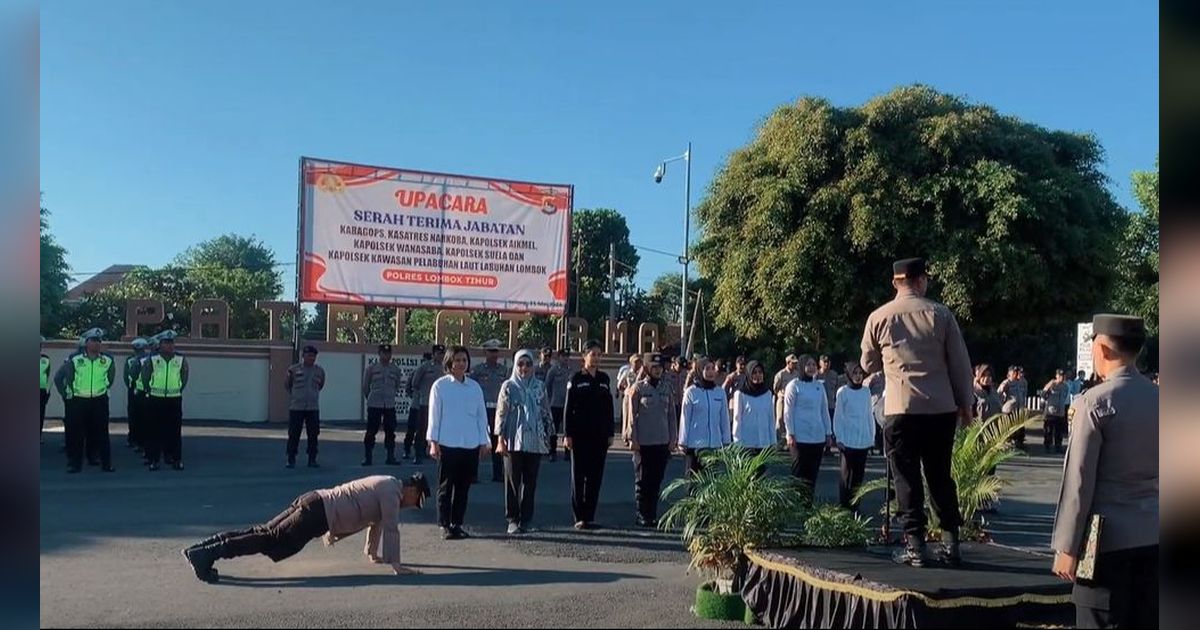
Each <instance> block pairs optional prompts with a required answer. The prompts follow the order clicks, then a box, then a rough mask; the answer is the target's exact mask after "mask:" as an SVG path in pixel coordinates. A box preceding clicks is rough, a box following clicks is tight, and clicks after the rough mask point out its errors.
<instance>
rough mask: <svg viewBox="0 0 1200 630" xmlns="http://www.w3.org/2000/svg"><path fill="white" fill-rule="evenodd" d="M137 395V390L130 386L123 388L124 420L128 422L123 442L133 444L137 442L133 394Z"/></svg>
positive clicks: (135, 403) (135, 402)
mask: <svg viewBox="0 0 1200 630" xmlns="http://www.w3.org/2000/svg"><path fill="white" fill-rule="evenodd" d="M136 395H137V390H135V389H133V388H132V387H131V388H129V389H126V390H125V420H126V421H127V422H128V428H129V430H128V431H127V432H126V434H125V443H126V444H129V445H130V446H133V445H134V444H137V437H138V436H137V430H138V424H137V411H136V410H135V409H134V407H135V406H137V400H136V399H135V398H134V396H136Z"/></svg>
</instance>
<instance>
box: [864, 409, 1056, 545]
mask: <svg viewBox="0 0 1200 630" xmlns="http://www.w3.org/2000/svg"><path fill="white" fill-rule="evenodd" d="M1031 419H1034V418H1033V417H1031V416H1030V415H1029V414H1028V413H1027V412H1021V413H1019V414H1016V415H1015V416H1004V415H996V416H992V417H991V418H988V419H986V420H983V421H980V422H973V423H971V424H970V425H968V426H966V427H965V428H960V429H959V430H958V431H957V432H956V433H955V435H954V451H953V454H952V456H951V460H950V474H951V476H952V477H953V478H954V484H955V487H956V488H957V489H958V509H959V512H960V513H961V514H962V520H963V526H962V529H961V532H962V537H963V538H964V539H967V540H980V541H984V540H987V533H986V531H985V529H984V527H985V525H986V523H984V522H983V520H982V519H980V518H978V513H979V510H980V508H982V507H984V506H986V505H990V504H993V503H995V502H996V501H997V500H999V498H1000V492H1001V491H1002V490H1003V489H1004V487H1005V486H1006V485H1008V481H1007V480H1006V479H1004V478H1003V477H1000V476H998V475H996V468H997V467H998V466H999V465H1000V464H1003V463H1004V462H1007V461H1008V460H1010V459H1012V458H1014V457H1016V456H1017V455H1019V454H1020V453H1019V452H1018V451H1017V450H1016V448H1015V447H1013V445H1012V443H1011V442H1012V438H1013V437H1014V436H1015V435H1016V434H1017V431H1019V430H1020V429H1021V427H1023V426H1025V423H1026V422H1028V421H1030V420H1031ZM886 487H887V480H886V479H883V478H880V479H873V480H871V481H869V482H867V483H865V484H863V485H862V486H861V487H860V488H859V490H858V493H857V494H856V495H855V497H854V502H855V503H858V502H860V501H861V500H862V499H863V497H865V496H867V495H869V494H871V493H872V492H878V491H880V490H883V489H885V488H886ZM929 496H930V493H929V491H928V488H926V492H925V497H926V499H927V500H928V497H929ZM896 511H897V510H896V503H895V500H894V499H893V500H892V511H891V513H892V514H895V513H896ZM880 512H881V513H882V512H883V510H882V509H881V510H880ZM926 512H927V513H928V519H929V521H928V522H929V530H928V531H929V533H928V536H929V538H930V539H931V540H936V539H938V538H940V536H941V531H940V529H939V528H938V520H937V514H936V513H935V512H934V511H933V510H932V509H930V508H929V506H928V505H926Z"/></svg>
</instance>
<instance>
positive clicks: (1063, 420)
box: [1042, 416, 1067, 451]
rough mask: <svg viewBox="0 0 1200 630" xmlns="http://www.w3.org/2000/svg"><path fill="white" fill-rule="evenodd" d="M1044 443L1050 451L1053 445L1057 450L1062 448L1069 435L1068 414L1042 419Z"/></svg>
mask: <svg viewBox="0 0 1200 630" xmlns="http://www.w3.org/2000/svg"><path fill="white" fill-rule="evenodd" d="M1042 428H1043V429H1044V430H1043V432H1042V444H1043V445H1045V447H1046V450H1047V451H1049V450H1050V447H1051V446H1053V447H1054V448H1055V449H1056V450H1057V449H1060V448H1062V445H1063V440H1064V439H1066V437H1067V417H1066V416H1046V417H1045V419H1044V420H1042Z"/></svg>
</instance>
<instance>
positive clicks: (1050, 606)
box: [734, 543, 1075, 628]
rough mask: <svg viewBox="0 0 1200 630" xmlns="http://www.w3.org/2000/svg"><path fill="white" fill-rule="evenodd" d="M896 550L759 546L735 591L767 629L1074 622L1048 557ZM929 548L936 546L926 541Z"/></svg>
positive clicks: (979, 548) (969, 548) (990, 550)
mask: <svg viewBox="0 0 1200 630" xmlns="http://www.w3.org/2000/svg"><path fill="white" fill-rule="evenodd" d="M895 549H896V547H883V546H875V547H866V548H853V549H827V548H801V549H761V550H757V551H753V552H751V553H749V554H748V557H749V563H748V565H747V566H746V567H745V569H744V570H743V571H740V572H739V575H738V576H737V579H736V581H735V584H734V586H735V588H737V589H738V590H739V591H740V592H741V593H742V597H743V599H745V601H746V606H747V607H748V608H750V609H751V610H753V611H754V612H755V613H756V615H757V616H758V618H759V619H761V620H762V621H763V623H764V624H765V625H766V626H768V627H771V628H951V627H954V628H1012V627H1016V626H1043V625H1060V626H1070V625H1072V624H1073V623H1074V621H1075V614H1074V608H1073V607H1072V604H1071V585H1070V584H1068V583H1066V582H1063V581H1061V580H1059V579H1058V578H1056V577H1055V576H1054V575H1053V574H1051V573H1050V566H1051V558H1050V557H1049V556H1043V555H1037V554H1032V553H1027V552H1024V551H1019V550H1016V549H1009V548H1007V547H1000V546H997V545H988V544H975V543H964V544H963V546H962V554H963V565H962V566H961V567H959V568H951V567H947V566H944V565H941V564H933V563H929V564H926V566H925V567H923V568H920V569H915V568H912V567H908V566H904V565H899V564H896V563H894V562H893V561H892V559H891V556H892V552H893V551H894V550H895ZM930 550H931V551H932V550H933V545H930Z"/></svg>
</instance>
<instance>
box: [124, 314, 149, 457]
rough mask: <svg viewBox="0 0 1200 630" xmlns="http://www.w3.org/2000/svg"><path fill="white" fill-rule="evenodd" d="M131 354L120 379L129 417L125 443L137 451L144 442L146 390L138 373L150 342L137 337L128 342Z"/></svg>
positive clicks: (140, 449)
mask: <svg viewBox="0 0 1200 630" xmlns="http://www.w3.org/2000/svg"><path fill="white" fill-rule="evenodd" d="M129 345H130V346H132V347H133V354H132V355H131V356H130V357H129V358H128V359H125V370H124V372H123V374H122V376H123V378H122V380H123V381H124V382H125V394H126V397H125V417H126V418H128V419H129V433H128V435H126V436H125V443H126V444H127V445H128V446H130V447H133V448H134V449H135V450H136V451H137V452H139V453H140V452H142V449H144V448H145V444H144V443H143V441H144V440H143V439H142V406H143V402H144V401H143V397H144V396H145V393H146V390H145V387H144V386H143V385H142V379H140V378H138V375H139V374H140V373H141V371H142V359H143V358H145V356H146V348H147V347H148V346H149V345H150V342H148V341H146V340H145V339H142V338H141V337H138V338H137V339H134V340H133V341H132V342H131V343H130V344H129Z"/></svg>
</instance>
